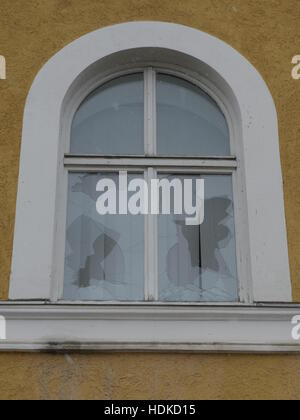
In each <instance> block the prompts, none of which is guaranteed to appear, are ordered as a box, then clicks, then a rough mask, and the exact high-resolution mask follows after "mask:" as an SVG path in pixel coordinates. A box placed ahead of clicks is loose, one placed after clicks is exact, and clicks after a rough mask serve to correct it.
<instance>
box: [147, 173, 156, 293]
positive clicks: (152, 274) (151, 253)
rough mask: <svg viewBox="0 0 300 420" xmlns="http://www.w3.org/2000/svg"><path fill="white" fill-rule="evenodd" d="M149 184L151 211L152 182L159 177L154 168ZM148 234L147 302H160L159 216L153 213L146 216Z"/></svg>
mask: <svg viewBox="0 0 300 420" xmlns="http://www.w3.org/2000/svg"><path fill="white" fill-rule="evenodd" d="M146 176H147V184H148V191H149V210H150V198H151V180H152V179H155V178H156V176H157V173H156V171H155V170H154V169H153V168H149V169H148V171H147V175H146ZM145 225H146V228H145V229H146V234H145V241H146V244H145V253H146V256H145V259H146V263H145V299H146V301H157V300H158V261H157V243H158V239H157V238H158V232H157V216H155V215H152V214H151V211H149V212H148V215H147V216H146V222H145Z"/></svg>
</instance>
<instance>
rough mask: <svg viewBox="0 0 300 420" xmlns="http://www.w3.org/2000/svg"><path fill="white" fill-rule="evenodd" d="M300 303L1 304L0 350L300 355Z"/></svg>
mask: <svg viewBox="0 0 300 420" xmlns="http://www.w3.org/2000/svg"><path fill="white" fill-rule="evenodd" d="M299 314H300V305H289V304H286V305H275V304H274V305H269V304H268V305H257V306H244V305H227V306H225V307H224V306H222V307H221V306H196V305H195V306H183V305H182V306H181V305H179V306H178V305H176V306H175V305H148V304H141V305H127V304H123V305H118V306H115V305H109V304H107V305H101V306H99V305H98V306H97V305H95V306H93V305H89V306H87V305H80V304H56V305H53V304H43V303H26V304H25V303H22V302H19V303H8V302H7V303H6V302H4V303H1V304H0V315H1V316H2V317H4V318H5V319H6V330H7V331H6V335H7V337H6V338H7V339H6V340H0V351H63V352H64V351H177V352H221V353H222V352H232V353H236V352H237V353H243V352H244V353H298V352H299V353H300V341H295V340H294V339H293V338H292V330H293V328H294V327H295V325H292V319H293V318H294V317H295V316H297V315H299Z"/></svg>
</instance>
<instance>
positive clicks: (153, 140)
mask: <svg viewBox="0 0 300 420" xmlns="http://www.w3.org/2000/svg"><path fill="white" fill-rule="evenodd" d="M159 73H160V74H168V75H172V76H175V77H178V78H180V79H181V80H186V81H188V82H190V83H191V84H192V85H194V86H197V87H199V88H200V89H202V90H203V91H204V92H206V93H207V94H208V95H209V96H210V97H212V98H213V99H214V100H215V102H216V104H217V105H218V106H219V108H220V110H221V111H222V112H223V114H224V116H225V118H226V121H227V125H228V128H229V140H230V149H231V152H232V153H231V155H228V156H209V157H192V156H186V157H185V156H182V157H180V158H178V157H174V156H173V157H172V156H171V153H170V156H169V157H159V156H158V155H157V152H156V146H157V132H156V107H157V102H156V76H157V74H159ZM129 74H143V75H144V89H145V94H144V104H145V112H144V122H145V130H144V151H145V156H144V157H141V156H140V157H135V156H111V157H109V158H108V157H105V156H99V155H84V154H81V155H80V154H76V155H72V154H71V153H70V152H67V153H65V159H64V168H65V170H64V172H63V173H61V174H60V180H61V182H62V188H61V194H60V196H61V197H62V198H63V200H62V203H61V204H60V207H61V208H60V209H59V212H60V213H61V214H62V216H61V219H62V221H63V222H65V221H66V207H67V202H66V200H65V197H66V189H67V182H68V174H69V173H72V172H85V173H101V172H107V171H109V172H118V171H120V170H128V171H136V172H139V173H141V174H142V173H143V174H144V176H145V180H146V181H147V183H148V185H150V182H151V179H155V178H157V174H158V173H172V174H178V175H180V174H182V173H184V174H190V175H199V176H201V175H208V174H212V175H231V177H232V183H233V198H234V204H233V205H234V214H235V216H236V217H235V219H237V220H238V221H239V219H240V218H241V215H240V214H239V212H240V208H241V203H242V202H243V200H244V199H245V197H243V194H242V186H241V185H239V183H238V179H241V178H242V176H241V174H240V167H239V166H238V163H237V157H236V150H237V147H236V146H235V140H236V139H235V138H234V130H233V129H232V126H233V122H232V119H231V118H230V113H229V112H228V108H227V106H226V105H225V103H224V101H225V98H221V97H219V95H217V94H216V92H214V91H212V90H211V89H210V88H209V87H208V85H207V84H205V81H204V78H202V80H201V81H200V80H197V79H195V78H193V77H192V76H189V75H188V74H186V71H185V72H184V70H183V69H182V71H181V72H180V71H179V68H176V69H174V68H171V67H170V66H169V67H168V66H167V65H165V66H163V65H162V64H160V65H159V66H158V65H156V66H155V67H154V66H153V67H150V66H149V64H145V65H143V67H138V68H131V69H130V70H124V71H123V72H120V71H119V72H118V73H117V74H111V75H110V76H109V78H104V79H102V78H101V74H100V75H99V80H98V81H97V84H96V80H95V84H94V86H93V88H94V89H96V88H99V87H100V86H103V85H105V84H106V83H107V82H108V81H112V80H116V79H117V78H119V77H122V76H127V75H129ZM81 87H83V86H81ZM87 91H88V92H89V93H90V89H88V88H86V90H84V89H82V92H84V93H85V94H86V92H87ZM85 99H86V95H85V96H83V97H81V96H80V97H78V99H77V100H76V105H75V104H74V106H73V105H72V110H73V111H74V110H75V113H76V112H77V109H78V106H79V104H81V103H82V101H84V100H85ZM69 117H70V118H69V119H66V118H65V119H64V122H63V124H64V127H65V129H64V130H63V132H64V133H65V134H66V135H65V136H64V138H63V139H62V141H63V142H65V143H66V150H67V151H69V150H70V138H71V136H70V132H71V125H72V122H73V118H74V114H73V112H72V114H69ZM238 187H240V188H238ZM239 203H240V204H239ZM240 224H242V223H238V224H237V225H236V226H235V233H236V238H235V239H236V244H237V246H236V249H237V251H236V254H237V255H236V260H237V277H238V300H239V302H243V303H251V302H252V295H251V282H250V279H249V276H246V275H245V274H244V273H247V267H245V265H246V261H245V260H244V259H243V256H242V254H241V253H240V252H239V251H240V249H241V247H242V244H243V239H244V238H243V234H242V233H243V232H241V231H242V229H238V226H239V225H240ZM65 232H66V224H65V223H64V224H61V226H60V228H59V230H58V236H57V238H56V243H57V250H58V252H57V254H56V255H57V263H56V266H57V267H59V271H58V272H59V273H60V274H59V275H57V282H56V290H55V289H54V290H53V295H52V301H54V302H57V301H60V300H64V301H65V302H66V300H65V299H63V298H62V296H63V285H64V250H65V242H66V235H65ZM157 246H158V232H157V218H156V217H155V216H152V215H148V216H146V217H145V276H144V277H145V278H144V283H145V303H146V302H149V301H152V302H159V296H158V278H157V271H158V263H157ZM58 272H57V273H58ZM77 303H80V301H78V302H77ZM89 303H97V302H92V301H90V302H89ZM107 303H117V302H116V301H113V302H103V304H107ZM133 303H134V302H133ZM207 303H208V302H207ZM199 304H201V303H199ZM220 304H222V303H220Z"/></svg>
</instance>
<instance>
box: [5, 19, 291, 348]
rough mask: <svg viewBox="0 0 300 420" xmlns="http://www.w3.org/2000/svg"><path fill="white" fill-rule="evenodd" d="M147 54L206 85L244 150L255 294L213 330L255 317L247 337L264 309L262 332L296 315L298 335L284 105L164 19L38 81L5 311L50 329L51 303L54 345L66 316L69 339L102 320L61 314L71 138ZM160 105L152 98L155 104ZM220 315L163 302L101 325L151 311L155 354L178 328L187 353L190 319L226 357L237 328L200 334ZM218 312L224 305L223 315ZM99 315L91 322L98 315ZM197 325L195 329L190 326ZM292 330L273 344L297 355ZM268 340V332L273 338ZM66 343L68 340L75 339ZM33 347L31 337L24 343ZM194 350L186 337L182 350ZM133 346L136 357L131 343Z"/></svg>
mask: <svg viewBox="0 0 300 420" xmlns="http://www.w3.org/2000/svg"><path fill="white" fill-rule="evenodd" d="M145 56H146V57H148V56H149V57H150V58H149V65H152V64H153V65H154V64H155V65H156V66H157V63H158V64H160V63H161V64H162V67H163V68H165V67H166V65H167V66H169V68H170V69H173V71H179V72H182V70H183V69H184V72H185V74H186V77H187V78H188V77H191V78H193V80H198V81H199V83H201V84H202V86H203V88H206V89H208V90H209V94H210V95H211V96H212V97H213V98H215V100H217V102H218V103H219V104H221V106H222V107H223V108H222V109H223V111H224V113H225V115H226V117H227V120H228V121H229V125H230V130H231V139H232V141H233V144H234V148H236V149H234V148H233V150H234V152H235V153H236V154H237V156H238V159H237V167H238V170H239V176H238V177H236V181H235V182H236V187H235V190H236V191H239V194H240V196H241V197H243V199H242V200H238V206H239V208H238V209H237V212H236V225H237V226H238V227H239V230H240V232H241V237H242V243H241V242H240V243H239V244H238V256H239V259H241V258H243V259H244V263H243V264H242V266H243V267H244V268H243V270H242V273H239V276H243V283H244V284H247V287H246V288H245V290H244V292H243V296H244V298H243V299H242V302H241V303H239V304H238V305H230V307H232V306H233V307H237V308H238V309H237V311H235V309H233V310H229V309H228V305H222V307H221V308H220V312H217V314H218V315H216V316H215V317H213V322H217V318H218V317H220V316H222V315H221V314H223V318H222V319H224V320H225V321H226V320H228V319H231V320H232V322H233V324H235V321H234V320H236V319H237V318H236V316H238V320H239V321H242V320H243V319H244V320H247V322H245V323H244V324H243V325H244V327H245V328H250V329H251V328H253V331H255V330H256V327H257V319H258V318H259V317H258V316H256V317H255V316H252V315H253V314H254V313H255V314H257V313H258V312H259V311H260V309H258V308H257V305H258V304H259V308H262V309H261V314H262V316H263V314H264V313H265V314H266V313H267V314H268V315H267V316H266V317H265V318H264V320H265V321H266V322H265V324H264V325H263V324H261V328H262V329H264V328H267V326H270V325H271V324H269V322H273V321H274V318H275V317H276V316H277V317H278V319H282V317H284V322H285V328H288V325H289V324H288V323H287V322H286V321H287V313H288V314H290V311H289V309H287V308H288V307H287V304H288V303H291V302H292V294H291V281H290V271H289V261H288V248H287V235H286V224H285V213H284V201H283V186H282V174H281V165H280V154H279V140H278V123H277V114H276V109H275V105H274V101H273V99H272V96H271V94H270V92H269V90H268V88H267V85H266V83H265V82H264V80H263V79H262V77H261V76H260V75H259V73H258V72H257V71H256V69H255V68H254V67H253V66H252V65H251V64H250V63H249V62H248V61H247V60H246V59H245V58H244V57H243V56H242V55H241V54H239V53H238V52H237V51H236V50H234V49H233V48H231V47H230V46H229V45H227V44H225V43H224V42H222V41H220V40H218V39H216V38H214V37H212V36H210V35H208V34H205V33H203V32H200V31H198V30H194V29H191V28H187V27H184V26H181V25H176V24H169V23H160V22H131V23H126V24H121V25H115V26H112V27H108V28H104V29H100V30H98V31H95V32H93V33H91V34H88V35H85V36H84V37H82V38H80V39H78V40H76V41H75V42H73V43H71V44H70V45H68V46H67V47H65V48H64V49H63V50H62V51H60V52H59V53H58V54H56V55H55V56H54V57H53V58H52V59H51V60H50V61H49V62H48V63H46V64H45V66H44V67H43V68H42V69H41V71H40V72H39V74H38V75H37V77H36V79H35V81H34V83H33V85H32V87H31V90H30V93H29V95H28V98H27V101H26V106H25V113H24V121H23V135H22V149H21V158H20V175H19V189H18V198H17V211H16V225H15V238H14V250H13V260H12V272H11V279H10V292H9V299H10V301H12V302H14V303H11V304H10V305H8V306H4V305H2V310H3V312H4V313H5V312H7V314H8V315H9V314H10V313H13V312H14V311H16V314H15V319H16V317H17V318H18V316H17V314H20V313H22V316H24V311H25V312H26V311H28V317H32V313H33V312H34V313H35V314H36V317H35V322H36V324H35V325H38V322H37V321H38V319H39V316H40V315H41V314H42V313H43V312H42V311H41V306H38V305H37V306H35V305H33V301H40V302H48V304H50V305H51V309H49V311H50V312H51V313H53V314H55V313H59V314H60V315H59V316H57V317H56V318H55V316H54V317H52V316H50V315H49V313H50V312H49V313H48V312H47V313H48V315H45V313H44V315H43V316H46V317H47V316H49V319H51V322H50V324H51V328H50V325H49V335H48V337H50V335H51V334H52V333H53V334H54V331H55V325H56V328H57V321H58V319H59V320H60V321H61V324H60V325H61V331H65V328H66V327H67V322H66V323H65V321H66V320H69V321H70V320H73V321H75V320H78V319H80V320H81V318H82V320H81V321H82V322H81V321H80V322H79V324H80V325H81V326H82V323H84V319H89V316H90V317H92V314H93V311H91V312H88V309H86V310H85V309H84V308H85V305H83V306H82V304H81V303H78V304H77V305H74V304H72V305H69V304H67V306H64V308H66V311H65V312H63V314H62V311H61V310H60V309H59V308H60V307H61V306H60V304H59V303H56V304H54V302H55V301H56V299H57V290H59V287H60V286H59V284H61V280H60V279H61V278H62V275H61V272H60V270H61V268H60V267H62V264H61V263H59V261H60V259H61V258H64V249H62V245H60V243H61V242H57V240H58V239H57V238H58V237H59V235H57V232H61V228H62V227H63V226H64V224H65V221H64V220H63V215H62V210H61V209H63V208H65V205H66V202H65V201H66V194H65V191H66V185H65V184H64V181H62V180H63V179H66V176H65V177H63V175H62V174H63V172H64V154H65V153H66V152H67V150H68V148H67V142H66V141H65V139H66V138H69V137H70V132H69V130H70V121H71V120H72V117H73V115H74V113H75V111H76V109H77V108H78V105H79V103H80V102H81V101H82V99H83V98H85V97H86V96H87V94H88V93H89V92H91V91H92V90H93V89H94V88H95V87H96V86H98V85H99V78H101V80H102V81H103V80H104V78H105V77H110V76H111V73H112V68H114V69H115V68H116V65H117V66H118V68H119V69H120V71H121V72H123V71H125V70H127V71H128V69H129V68H132V66H133V63H135V65H136V62H137V58H138V57H141V59H140V61H143V63H144V64H145ZM151 106H152V104H151V101H149V107H150V108H151ZM147 130H149V132H151V130H155V127H154V126H153V124H152V126H149V127H147ZM102 163H103V162H101V164H102ZM204 163H205V162H204ZM20 301H27V305H29V306H26V307H25V309H24V308H23V307H22V308H23V309H24V311H23V309H22V311H23V312H22V311H21V312H20V311H18V309H17V308H18V307H19V306H18V305H20ZM274 303H276V305H275V309H274V308H273V305H274ZM249 305H251V306H250V307H249ZM277 305H279V306H277ZM179 306H180V305H179ZM209 306H211V305H209V304H208V305H201V306H198V307H197V306H194V309H192V310H191V309H190V310H189V309H188V308H187V307H186V306H184V307H181V308H180V309H174V307H173V306H172V305H162V308H161V311H160V312H159V316H158V315H157V314H158V312H156V310H157V305H153V304H151V307H149V306H148V305H146V306H145V309H144V310H142V309H138V308H139V307H140V306H139V305H136V306H135V308H136V309H132V310H130V306H129V307H128V306H126V305H125V304H124V305H121V306H120V307H113V308H110V307H107V311H108V312H105V306H102V308H103V309H102V310H101V309H99V310H98V312H97V311H96V312H97V314H96V315H95V319H94V321H95V323H97V321H99V319H100V318H101V322H102V323H103V322H104V324H105V319H107V318H106V317H107V316H111V315H110V314H111V311H113V313H114V314H115V317H114V316H113V318H114V319H115V320H116V319H117V318H118V316H119V315H120V314H121V312H122V311H124V310H126V309H127V310H128V311H129V313H130V314H131V315H132V314H133V313H135V316H136V318H134V316H133V315H132V317H131V321H132V327H134V325H135V320H136V321H137V319H139V320H140V321H142V320H143V319H144V318H145V316H146V315H145V314H147V317H148V318H147V320H148V321H149V322H150V321H151V322H152V323H154V324H151V325H153V326H154V325H156V326H159V331H160V334H157V336H156V335H155V332H153V331H152V330H151V331H152V332H153V334H152V335H151V334H150V335H151V340H152V341H151V342H152V344H153V349H155V348H157V345H156V344H157V343H160V342H161V341H162V336H163V331H164V328H167V330H166V331H170V330H172V331H173V340H172V337H171V336H169V335H170V334H171V333H170V334H169V333H168V340H169V342H173V341H174V343H175V342H176V346H178V345H179V344H180V342H181V341H180V337H179V338H178V337H177V334H176V325H173V329H172V328H170V327H171V325H170V324H169V322H171V319H172V320H173V321H175V322H177V321H178V320H179V319H181V317H184V319H185V322H189V320H190V322H192V320H195V321H197V322H195V323H191V324H190V328H193V332H192V334H190V340H192V341H193V342H194V343H195V342H197V343H198V344H197V346H198V347H199V346H200V347H201V343H202V344H203V340H205V341H206V345H208V346H210V345H211V346H212V347H213V346H214V345H216V346H217V345H218V343H219V345H221V347H222V348H223V349H226V348H228V349H230V348H232V347H231V345H232V344H233V342H234V341H235V340H236V339H237V337H233V335H232V331H231V330H230V329H228V331H227V332H225V333H224V336H222V337H220V336H218V335H217V334H216V331H217V330H218V328H219V327H218V328H216V329H214V330H213V331H215V333H214V332H212V334H209V333H208V335H207V334H204V333H201V334H200V333H199V334H198V333H197V331H199V328H201V327H202V326H203V327H205V324H203V323H202V322H203V321H204V320H205V319H206V316H207V312H205V314H204V309H203V308H205V307H207V308H208V307H209ZM216 306H217V305H213V308H215V307H216ZM118 308H123V309H122V310H121V309H118ZM172 308H173V309H172ZM226 308H227V309H226ZM249 308H251V309H249ZM0 309H1V307H0ZM210 309H211V310H212V313H215V312H214V310H213V309H212V308H210ZM68 311H70V312H68ZM143 311H144V312H143ZM174 311H175V312H174ZM208 311H209V309H208ZM249 311H250V312H249ZM268 311H269V312H268ZM87 312H88V313H89V314H90V315H89V316H86V313H87ZM71 313H72V315H71ZM122 313H123V312H122ZM66 314H67V315H66ZM203 314H204V315H203ZM247 314H248V315H249V314H250V315H249V316H248V315H247ZM41 316H42V315H41ZM157 316H158V318H157ZM20 317H21V315H20ZM121 318H122V317H121V315H120V318H118V322H117V324H115V327H116V328H117V327H118V328H122V326H121V324H122V319H124V322H125V321H126V317H123V318H122V319H121ZM30 319H32V318H30ZM218 319H220V318H218ZM157 320H160V321H161V324H160V323H158V324H157V323H156V321H157ZM52 321H53V322H52ZM167 321H168V322H167ZM142 324H143V323H141V324H139V328H138V329H137V332H136V334H137V337H136V340H135V342H136V343H140V344H141V345H146V346H148V347H149V346H150V347H151V344H150V342H149V341H148V339H147V337H145V335H143V334H142V335H141V336H140V337H139V334H140V332H142V331H143V328H144V327H146V324H145V325H142ZM171 324H172V322H171ZM233 324H232V326H233ZM88 325H91V323H89V322H88V323H87V324H86V328H87V329H88V331H87V335H89V333H90V335H89V337H88V341H89V343H91V342H93V343H94V344H95V346H96V347H97V343H98V344H99V342H100V341H101V343H102V344H103V345H104V347H105V346H106V345H107V346H108V347H109V346H110V345H111V346H112V347H114V345H115V344H116V342H117V341H118V339H117V337H116V336H114V337H112V336H111V337H110V335H109V333H108V332H107V331H106V332H104V333H103V335H102V336H101V337H102V338H101V337H98V335H97V337H94V338H95V340H93V339H92V338H93V337H92V331H93V328H94V327H89V326H88ZM99 325H100V324H99ZM101 325H102V324H101ZM148 325H149V324H148ZM188 325H189V324H185V328H186V327H187V326H188ZM192 325H193V327H192ZM211 325H213V324H211ZM228 325H229V324H228ZM241 325H242V324H241ZM272 325H274V324H272ZM94 326H95V325H94ZM72 328H73V327H72ZM91 328H92V329H91ZM195 328H196V329H195ZM205 328H206V327H205ZM74 329H75V330H76V333H75V332H74V331H73V337H75V341H76V342H77V343H78V346H79V347H80V343H81V341H82V340H84V336H85V333H84V332H83V331H82V330H81V329H79V327H77V328H76V327H75V326H74ZM26 331H27V330H26ZM51 331H52V333H51ZM249 331H250V330H249ZM251 331H252V330H251ZM287 331H289V330H287V329H286V330H285V333H284V334H285V335H283V333H282V334H279V335H278V334H273V338H272V340H273V341H272V340H271V339H270V343H271V345H272V346H273V347H272V348H273V349H274V348H275V347H276V346H277V349H278V350H279V348H280V346H279V344H282V343H285V345H288V346H291V345H292V346H293V348H294V343H293V342H291V339H290V335H289V333H287ZM265 333H266V334H267V331H265ZM24 334H25V335H26V333H24ZM32 334H33V333H30V334H29V333H28V335H27V341H29V342H31V343H32V342H33V339H35V342H39V343H40V342H43V343H44V342H45V341H46V342H47V340H48V338H45V341H44V340H43V339H42V337H40V336H39V334H40V333H38V332H37V336H35V338H34V337H32ZM33 335H34V334H33ZM171 335H172V334H171ZM254 336H255V333H253V337H252V338H253V339H252V338H251V339H250V340H249V341H247V337H245V335H242V337H244V338H241V340H242V341H243V340H244V342H243V343H242V344H244V346H242V347H243V349H246V348H247V343H248V344H249V343H250V344H251V343H252V344H253V345H254V344H255V342H256V340H255V337H254ZM66 337H67V334H66V335H65V342H66V341H67V338H66ZM205 337H206V338H205ZM25 338H26V337H23V339H22V340H23V342H24V340H25ZM56 338H57V342H60V343H63V342H64V338H63V337H61V336H60V337H58V336H57V337H56ZM69 338H70V337H69ZM139 338H140V339H139ZM148 338H149V337H148ZM175 338H176V339H175ZM49 340H50V338H49ZM49 340H48V341H49ZM51 340H52V342H56V340H55V336H54V337H53V335H52V336H51ZM99 340H100V341H99ZM153 340H154V341H155V342H154V343H153ZM25 341H26V340H25ZM120 341H122V339H121V338H120ZM185 341H186V340H184V339H182V343H183V342H185ZM105 343H106V344H105ZM122 343H123V345H124V348H125V347H126V346H125V343H124V340H123V341H122ZM143 343H144V344H143ZM230 343H231V344H230ZM185 345H187V346H188V343H186V342H185ZM133 346H134V344H133ZM176 346H175V347H176ZM226 346H227V347H226ZM274 346H275V347H274ZM8 347H9V346H8ZM137 347H138V346H137ZM150 347H149V348H150ZM177 348H178V347H177ZM249 348H250V347H249ZM281 348H282V347H281Z"/></svg>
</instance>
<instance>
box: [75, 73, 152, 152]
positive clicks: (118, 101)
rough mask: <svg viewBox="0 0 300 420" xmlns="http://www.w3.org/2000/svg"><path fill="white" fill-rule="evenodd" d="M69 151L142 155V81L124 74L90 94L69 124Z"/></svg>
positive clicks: (141, 77) (139, 78) (140, 78)
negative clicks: (70, 130) (70, 129)
mask: <svg viewBox="0 0 300 420" xmlns="http://www.w3.org/2000/svg"><path fill="white" fill-rule="evenodd" d="M71 153H74V154H99V155H143V154H144V80H143V75H142V74H134V75H129V76H124V77H121V78H119V79H116V80H113V81H111V82H109V83H106V84H105V85H104V86H101V87H100V88H98V89H97V90H95V91H94V92H93V93H91V94H90V95H89V96H88V97H87V98H86V99H85V101H84V102H83V103H82V104H81V106H80V108H79V109H78V111H77V113H76V115H75V117H74V120H73V124H72V132H71Z"/></svg>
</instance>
